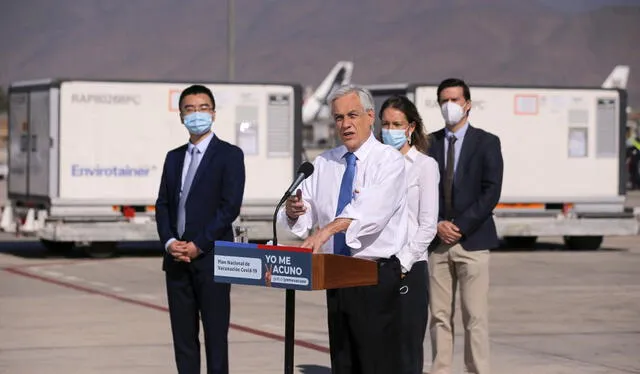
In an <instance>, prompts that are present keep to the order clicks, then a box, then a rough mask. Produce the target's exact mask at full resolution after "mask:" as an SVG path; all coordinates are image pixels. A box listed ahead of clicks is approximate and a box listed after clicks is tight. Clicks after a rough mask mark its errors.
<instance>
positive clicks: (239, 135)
mask: <svg viewBox="0 0 640 374" xmlns="http://www.w3.org/2000/svg"><path fill="white" fill-rule="evenodd" d="M194 83H200V84H204V85H205V86H207V87H208V88H210V89H211V90H212V92H213V94H214V97H215V106H216V108H215V109H216V118H215V122H214V125H213V132H214V133H215V134H216V136H218V137H219V138H221V139H222V140H225V141H228V142H230V143H232V144H235V145H237V146H239V147H240V148H241V149H242V150H243V152H244V156H245V167H246V186H245V191H244V200H243V205H242V208H241V212H240V217H239V218H238V220H237V221H236V227H237V228H238V232H240V231H244V232H245V233H246V239H248V240H254V241H262V240H264V241H266V240H268V239H271V238H272V231H271V221H272V218H271V217H272V215H273V210H274V209H275V206H276V204H277V203H278V201H279V200H280V198H281V197H282V194H283V193H284V191H286V189H287V187H288V186H289V184H290V182H291V180H292V178H293V176H294V172H295V170H296V168H297V167H298V165H299V164H300V163H301V155H302V150H301V143H302V141H301V129H302V123H301V122H302V114H301V106H302V97H301V92H302V90H301V87H300V86H299V85H297V84H280V83H261V82H258V83H206V82H205V83H201V82H194ZM190 84H192V83H189V82H152V81H144V82H141V81H115V80H77V79H47V80H39V81H24V82H16V83H14V84H12V85H11V86H10V88H9V152H8V153H9V175H8V198H9V203H8V206H7V207H5V210H4V212H3V217H2V228H3V229H4V230H5V231H14V230H18V231H21V232H23V233H26V234H32V235H36V236H37V237H38V238H39V239H40V240H42V242H43V243H44V244H45V245H46V246H47V247H49V248H51V249H55V250H59V249H68V248H71V247H74V246H76V247H81V248H84V249H85V251H86V252H88V253H89V254H90V255H92V256H107V255H111V254H112V253H113V252H114V249H115V246H116V244H117V243H118V242H123V241H154V240H158V234H157V232H156V226H155V220H154V213H155V212H154V204H155V199H156V197H157V193H158V188H159V184H160V177H161V173H162V166H163V162H164V159H165V155H166V153H167V152H168V151H169V150H171V149H173V148H175V147H178V146H180V145H182V144H184V143H186V142H187V141H188V133H187V131H186V130H185V128H184V126H183V125H182V124H181V123H180V118H179V108H178V98H179V96H180V93H181V91H182V90H183V89H184V88H186V87H188V86H189V85H190Z"/></svg>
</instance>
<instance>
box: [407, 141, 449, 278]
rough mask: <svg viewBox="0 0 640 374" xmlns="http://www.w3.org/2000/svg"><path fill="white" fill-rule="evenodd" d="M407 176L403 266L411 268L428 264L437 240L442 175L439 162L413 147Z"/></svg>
mask: <svg viewBox="0 0 640 374" xmlns="http://www.w3.org/2000/svg"><path fill="white" fill-rule="evenodd" d="M404 161H405V168H406V169H405V170H406V172H407V182H408V186H409V187H408V190H407V210H408V215H409V217H408V225H407V229H408V241H407V244H406V247H405V248H404V249H403V250H402V251H401V252H400V255H399V256H398V257H400V263H402V264H403V266H404V267H405V268H406V270H407V271H408V270H411V268H407V266H405V265H404V264H411V265H413V263H415V262H417V261H423V260H424V261H426V260H427V258H428V253H427V248H428V247H429V244H430V243H431V241H432V240H433V238H434V237H435V236H436V233H437V226H438V207H439V204H440V201H439V183H440V171H439V170H438V162H437V161H436V160H434V159H433V158H432V157H429V156H427V155H425V154H424V153H422V152H419V151H418V150H417V149H416V148H415V147H411V149H410V150H409V152H407V154H406V155H405V156H404Z"/></svg>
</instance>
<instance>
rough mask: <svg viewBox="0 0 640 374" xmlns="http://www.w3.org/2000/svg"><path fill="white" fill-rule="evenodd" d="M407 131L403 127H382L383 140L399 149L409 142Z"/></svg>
mask: <svg viewBox="0 0 640 374" xmlns="http://www.w3.org/2000/svg"><path fill="white" fill-rule="evenodd" d="M405 131H406V130H401V129H382V142H383V143H384V144H388V145H390V146H392V147H394V148H395V149H398V150H399V149H400V148H402V146H403V145H404V143H406V142H407V135H405Z"/></svg>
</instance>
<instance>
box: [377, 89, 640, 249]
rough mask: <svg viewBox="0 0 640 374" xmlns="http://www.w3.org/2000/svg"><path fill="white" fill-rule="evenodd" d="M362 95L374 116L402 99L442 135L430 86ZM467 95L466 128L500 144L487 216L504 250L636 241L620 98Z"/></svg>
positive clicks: (558, 93) (604, 93)
mask: <svg viewBox="0 0 640 374" xmlns="http://www.w3.org/2000/svg"><path fill="white" fill-rule="evenodd" d="M367 88H369V89H370V90H371V91H372V94H373V96H374V100H375V101H376V104H377V107H378V108H379V106H380V104H381V103H382V102H383V101H384V100H385V99H386V98H387V97H388V96H390V95H392V94H403V95H407V96H408V97H409V98H410V99H411V100H412V101H413V102H414V103H415V104H416V107H417V108H418V111H419V112H420V115H421V116H422V119H423V121H424V123H425V127H426V131H427V132H434V131H437V130H439V129H440V128H442V127H443V124H444V121H443V119H442V115H441V110H440V105H439V104H438V100H437V85H433V84H389V85H377V86H368V87H367ZM470 89H471V101H472V108H471V111H470V114H469V122H470V124H471V125H472V126H476V127H479V128H481V129H484V130H486V131H489V132H491V133H493V134H495V135H497V136H498V137H500V141H501V146H502V154H503V159H504V180H503V185H502V194H501V197H500V202H499V204H498V206H497V207H496V209H495V210H494V215H495V221H496V225H497V228H498V234H499V235H500V236H501V237H502V238H504V239H505V240H506V242H507V244H508V245H509V246H514V247H529V246H532V245H533V244H534V243H535V241H536V239H537V237H539V236H562V237H563V238H564V241H565V244H566V246H567V247H568V248H572V249H597V248H599V247H600V245H601V243H602V239H603V237H604V236H614V235H636V234H638V220H637V219H636V217H635V216H634V213H633V211H632V210H631V209H629V208H625V206H624V202H625V193H626V183H625V173H624V167H625V153H624V152H625V147H624V141H625V140H624V131H625V124H626V110H625V109H626V91H625V90H619V89H605V88H551V87H515V86H514V87H508V86H486V85H484V86H483V85H472V86H471V87H470ZM376 114H377V113H376ZM378 128H379V123H376V131H377V129H378Z"/></svg>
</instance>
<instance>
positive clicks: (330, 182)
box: [278, 133, 411, 268]
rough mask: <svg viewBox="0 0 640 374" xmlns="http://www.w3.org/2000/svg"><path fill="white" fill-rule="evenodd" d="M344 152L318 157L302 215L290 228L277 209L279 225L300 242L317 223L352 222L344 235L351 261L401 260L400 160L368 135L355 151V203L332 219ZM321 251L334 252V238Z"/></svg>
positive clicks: (402, 199) (305, 184)
mask: <svg viewBox="0 0 640 374" xmlns="http://www.w3.org/2000/svg"><path fill="white" fill-rule="evenodd" d="M347 152H348V151H347V148H346V147H345V146H339V147H337V148H333V149H331V150H328V151H325V152H323V153H322V154H320V155H319V156H317V157H316V159H315V161H314V172H313V174H312V175H311V176H310V177H309V178H307V179H306V180H305V181H304V182H303V183H302V185H301V189H302V199H303V200H304V204H305V206H306V208H307V211H306V213H305V214H304V215H302V216H300V217H299V218H298V219H297V221H296V222H295V223H294V224H293V225H291V224H290V222H289V221H288V219H287V217H286V212H285V210H284V209H281V210H280V211H279V212H278V222H279V223H280V225H281V226H282V227H286V228H288V229H290V230H291V232H292V233H293V234H295V235H297V236H299V237H301V238H303V237H305V236H306V235H307V234H308V232H309V230H310V229H312V228H313V227H314V226H315V225H316V224H317V225H318V226H319V227H324V226H326V225H327V224H329V223H330V222H332V221H333V220H334V219H336V218H351V219H352V220H353V221H351V224H350V225H349V228H348V229H347V231H346V235H345V236H346V244H347V246H349V247H350V248H351V250H352V251H351V252H352V256H353V257H358V258H365V259H372V260H376V259H380V258H390V257H391V256H393V255H396V256H397V257H398V258H401V256H400V254H399V252H400V251H401V250H403V248H405V247H406V242H407V209H406V205H407V201H406V200H407V199H406V195H407V194H406V191H407V182H406V177H405V174H406V173H405V166H404V159H403V157H402V155H401V154H400V153H399V152H398V151H397V150H395V149H394V148H392V147H390V146H388V145H384V144H382V143H380V142H379V141H378V140H377V139H376V138H375V137H374V136H373V133H372V134H371V136H370V137H369V138H368V139H367V141H366V142H365V143H364V144H363V145H362V146H360V148H359V149H358V150H357V151H355V152H354V154H355V155H356V158H357V161H356V176H355V180H354V183H353V185H354V191H353V199H352V200H351V202H350V203H349V204H348V205H347V206H346V207H345V208H344V210H343V211H342V213H341V214H340V215H339V216H338V217H336V208H337V206H338V195H339V192H340V191H339V190H340V183H341V181H342V175H343V173H344V171H345V169H346V161H345V158H344V155H345V154H346V153H347ZM321 251H322V252H324V253H333V237H331V238H329V240H328V241H327V242H326V243H325V244H324V245H323V246H322V247H321ZM402 257H405V258H411V256H409V255H406V256H405V255H402ZM401 264H402V265H403V267H405V268H406V266H405V264H404V263H402V262H401ZM406 265H407V266H409V268H410V266H411V264H410V263H407V264H406Z"/></svg>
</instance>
